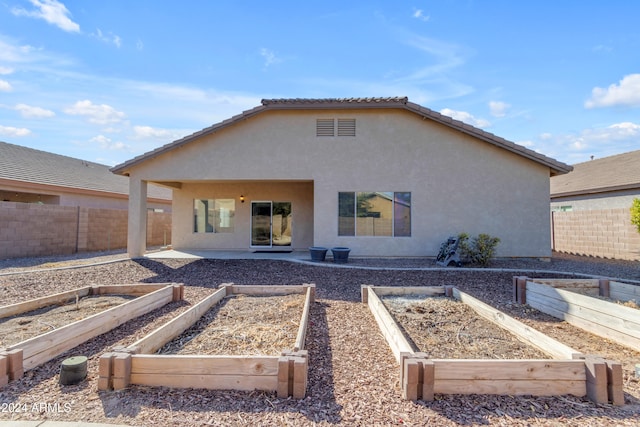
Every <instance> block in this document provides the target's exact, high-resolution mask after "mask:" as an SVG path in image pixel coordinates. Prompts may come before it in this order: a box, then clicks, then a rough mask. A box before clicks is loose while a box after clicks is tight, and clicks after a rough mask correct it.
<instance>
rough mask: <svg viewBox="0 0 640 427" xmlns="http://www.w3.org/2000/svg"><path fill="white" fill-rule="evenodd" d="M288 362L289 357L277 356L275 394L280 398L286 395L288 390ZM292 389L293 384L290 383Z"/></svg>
mask: <svg viewBox="0 0 640 427" xmlns="http://www.w3.org/2000/svg"><path fill="white" fill-rule="evenodd" d="M289 362H290V358H289V357H286V356H281V357H279V358H278V384H277V386H276V393H277V396H278V397H279V398H281V399H284V398H286V397H288V396H289V395H290V394H289V393H290V391H289V377H290V375H289ZM291 391H293V384H292V385H291Z"/></svg>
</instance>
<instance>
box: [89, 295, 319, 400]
mask: <svg viewBox="0 0 640 427" xmlns="http://www.w3.org/2000/svg"><path fill="white" fill-rule="evenodd" d="M291 294H303V296H304V304H303V306H302V310H301V314H300V321H299V323H298V328H297V333H296V337H295V342H294V343H293V347H292V348H289V349H286V350H285V349H283V350H281V353H280V354H278V355H246V354H244V355H237V354H235V353H234V354H210V353H211V351H209V350H208V349H202V350H201V351H202V353H204V354H202V353H201V354H158V353H157V352H158V351H159V350H160V349H163V350H162V351H170V350H167V349H170V348H171V347H172V345H173V344H172V342H175V340H176V338H178V341H180V339H179V337H180V336H181V335H182V334H183V333H184V332H185V331H187V330H188V329H189V328H191V327H192V326H193V325H194V324H196V323H197V322H198V321H199V320H200V319H201V318H202V317H203V316H205V315H206V314H207V312H209V311H210V310H212V309H214V308H215V307H216V306H217V305H219V304H221V302H222V301H223V299H224V298H225V297H233V296H238V295H252V296H274V295H291ZM314 300H315V285H313V284H305V285H301V286H292V285H287V286H251V285H233V284H225V285H222V286H221V287H220V289H218V290H217V291H215V292H214V293H212V294H211V295H209V296H208V297H206V298H204V299H203V300H202V301H200V302H199V303H198V304H196V305H195V306H193V307H192V308H190V309H189V310H187V311H185V312H184V313H182V314H181V315H180V316H178V317H176V318H175V319H173V320H171V321H170V322H168V323H166V324H165V325H163V326H162V327H160V328H158V329H156V330H155V331H153V332H151V333H150V334H148V335H147V336H145V337H144V338H142V339H141V340H139V341H137V342H135V343H134V344H132V345H130V346H128V347H124V348H117V349H114V350H113V351H112V352H109V353H106V354H104V355H102V356H101V357H100V368H99V370H100V378H99V380H98V388H99V389H100V390H112V389H115V390H119V389H124V388H126V387H128V386H129V385H134V384H135V385H143V386H165V387H173V388H205V389H214V390H245V391H251V390H265V391H272V392H276V393H277V395H278V397H287V396H293V397H294V398H296V399H302V398H304V396H305V393H306V388H307V371H308V355H307V351H306V350H304V344H305V339H306V331H307V325H308V321H309V310H310V307H311V304H312V303H313V302H314ZM287 321H289V320H287ZM191 338H192V337H188V338H187V339H186V340H190V339H191ZM194 339H195V338H194ZM200 348H201V347H200ZM190 353H191V352H190Z"/></svg>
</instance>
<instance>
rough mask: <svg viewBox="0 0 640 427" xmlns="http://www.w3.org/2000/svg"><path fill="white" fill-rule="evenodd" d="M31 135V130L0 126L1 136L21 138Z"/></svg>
mask: <svg viewBox="0 0 640 427" xmlns="http://www.w3.org/2000/svg"><path fill="white" fill-rule="evenodd" d="M30 134H31V131H30V130H29V129H25V128H15V127H12V126H2V125H0V135H4V136H13V137H20V136H27V135H30Z"/></svg>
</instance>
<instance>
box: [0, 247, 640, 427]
mask: <svg viewBox="0 0 640 427" xmlns="http://www.w3.org/2000/svg"><path fill="white" fill-rule="evenodd" d="M123 257H124V255H123V254H122V253H108V254H99V257H98V258H94V259H88V258H87V257H86V256H84V257H73V258H72V259H69V258H67V259H61V258H53V259H47V260H46V261H43V260H13V261H0V291H1V295H2V303H0V305H5V304H10V303H14V302H18V301H23V300H26V299H28V298H34V297H38V296H42V295H47V294H51V293H54V292H59V291H63V290H68V289H73V288H77V287H80V286H85V285H89V284H123V283H136V282H140V283H158V282H179V283H184V284H185V285H186V289H185V300H186V301H185V302H182V303H172V304H169V305H168V306H166V307H164V308H162V309H159V310H156V311H154V312H152V313H150V314H147V315H145V316H141V317H140V318H138V319H136V320H135V321H131V322H128V323H126V324H125V325H122V326H121V327H119V328H116V329H115V330H113V331H111V332H109V333H106V334H104V335H101V336H100V337H98V338H96V339H93V340H91V341H89V342H87V343H85V344H83V345H81V346H79V347H77V348H76V349H74V350H72V351H70V352H69V354H66V355H62V356H60V357H59V358H56V359H54V360H53V361H51V362H49V363H46V364H44V365H42V366H40V367H38V368H36V369H34V370H32V371H29V372H27V373H26V374H25V376H24V377H23V378H22V379H20V380H19V381H15V382H12V383H10V384H9V385H7V386H5V387H4V388H2V389H0V420H12V419H15V420H18V419H20V420H44V419H50V420H69V421H91V422H104V423H116V424H129V425H136V426H147V425H163V426H172V425H181V426H202V425H278V426H279V425H296V426H297V425H334V424H337V425H362V426H371V425H438V426H460V425H492V426H507V425H508V426H538V425H540V426H555V425H558V426H559V425H562V426H609V425H620V426H637V425H640V382H639V381H638V379H636V378H635V377H634V376H633V372H632V370H633V363H634V362H635V363H640V354H639V353H638V352H633V351H630V350H626V349H624V348H621V347H620V346H616V345H614V344H612V343H604V344H603V342H604V341H606V340H603V339H600V338H597V337H593V336H590V335H588V334H586V333H584V332H583V331H580V330H578V329H576V328H573V327H570V326H569V327H563V328H555V329H561V330H560V331H558V332H557V333H558V334H559V335H560V337H561V338H562V337H564V338H566V339H567V341H571V342H567V344H568V345H571V346H572V347H575V348H577V349H579V350H581V351H583V352H586V353H597V351H590V350H593V349H597V350H602V348H603V347H602V346H604V348H606V350H607V351H608V352H610V355H609V357H611V355H613V356H618V357H613V358H614V359H616V360H619V361H621V362H623V363H624V366H625V400H626V405H625V406H622V407H612V406H609V405H596V404H593V403H591V402H589V401H588V400H586V399H584V398H576V397H572V396H563V397H555V398H532V397H526V396H524V397H515V396H483V395H470V396H458V395H455V396H438V398H437V399H436V400H435V401H433V402H417V403H414V402H408V401H403V400H402V399H401V396H400V389H399V384H398V377H399V375H398V369H399V368H398V366H397V364H396V362H395V359H394V358H393V355H392V353H391V351H390V350H389V348H388V346H387V344H386V342H385V341H384V338H383V337H382V335H381V334H380V333H379V332H378V329H377V325H376V324H375V320H374V319H373V316H372V315H371V314H370V313H369V311H368V308H367V307H366V305H364V304H362V303H360V286H361V285H362V284H370V285H381V286H382V285H384V286H412V285H413V286H415V285H433V286H435V285H445V284H446V285H455V286H457V287H459V288H460V289H462V290H463V291H466V292H469V293H470V294H472V295H474V296H476V297H478V298H480V299H481V300H483V301H485V302H487V303H489V304H492V305H494V306H495V307H497V308H500V309H502V310H504V311H506V312H508V313H509V314H511V315H514V316H519V317H523V318H527V319H529V321H530V322H531V323H533V324H535V325H543V324H549V323H553V320H552V319H549V318H548V317H545V316H537V315H535V314H534V315H532V314H531V313H530V310H527V309H526V308H524V307H521V306H517V305H515V304H512V303H511V282H512V276H513V275H516V274H525V275H528V276H530V277H533V276H538V277H542V276H543V275H544V273H541V271H543V270H552V271H563V272H567V274H572V273H577V274H591V275H597V276H605V277H614V278H620V279H626V281H632V280H635V281H639V282H640V263H637V262H636V263H634V262H623V261H608V260H599V259H592V258H581V257H574V256H568V255H557V256H554V258H553V259H552V260H551V261H550V262H542V261H536V260H507V261H504V260H501V261H496V262H494V263H493V264H492V266H491V267H492V268H491V269H485V270H479V271H476V270H470V269H465V268H462V269H446V270H443V269H437V268H436V267H437V266H436V265H435V263H434V262H433V261H432V260H425V259H381V260H368V259H367V260H365V259H353V260H350V263H349V265H348V266H349V267H350V268H335V267H333V266H330V265H328V264H327V265H322V264H320V265H307V264H300V263H293V262H288V261H268V260H195V261H194V260H162V261H159V260H150V259H141V260H125V261H117V260H118V259H120V258H123ZM93 260H99V261H101V262H108V263H106V264H102V265H96V266H91V267H83V268H74V269H58V270H43V271H31V272H28V273H23V274H7V273H17V272H19V271H21V270H25V269H26V270H34V269H39V268H43V267H46V268H52V267H53V268H60V267H65V266H66V265H69V263H76V264H77V263H87V262H90V261H93ZM110 261H114V262H110ZM45 264H48V265H45ZM353 267H358V268H353ZM531 270H534V271H537V272H538V273H535V274H533V273H531V272H530V271H531ZM547 277H558V274H556V273H553V274H549V275H547ZM227 282H233V283H236V284H301V283H315V284H316V286H317V294H316V296H317V303H316V304H314V305H313V307H312V309H311V319H310V329H309V331H308V337H307V343H308V345H307V349H308V350H309V355H310V367H309V386H308V390H307V397H306V398H305V399H303V400H300V401H297V400H293V399H278V398H276V397H275V395H273V394H270V393H262V392H251V393H246V392H233V391H207V390H171V389H165V388H147V387H135V386H134V387H131V388H130V389H128V390H125V391H118V392H98V390H97V360H98V358H99V356H100V355H101V354H102V353H104V352H106V351H108V350H110V349H111V348H113V347H114V346H118V345H129V344H131V343H133V342H134V341H135V340H137V339H139V338H140V337H142V336H144V335H145V334H147V333H148V332H149V331H151V330H153V329H154V328H155V327H157V326H158V325H160V324H162V323H163V322H166V321H167V320H169V319H171V318H173V317H175V316H176V315H177V314H178V313H180V312H182V311H184V310H186V309H187V308H188V307H189V304H194V303H195V302H197V301H199V300H200V299H201V298H202V297H203V296H204V295H206V294H207V293H209V292H210V291H211V289H213V288H216V287H218V286H219V285H220V284H222V283H227ZM578 346H580V348H578ZM71 353H73V354H84V355H87V356H88V357H89V372H90V374H89V377H88V379H87V381H85V382H83V383H81V384H79V385H76V386H66V387H62V386H60V385H59V384H58V382H57V379H58V378H57V373H58V370H59V366H60V362H61V361H62V360H63V359H64V358H66V357H69V355H71ZM41 403H48V404H50V405H49V409H45V410H37V409H36V410H33V408H34V407H36V408H40V409H42V408H43V406H42V405H39V406H38V404H41ZM9 404H11V405H12V406H11V407H12V408H13V409H14V410H13V411H9V410H8V409H9ZM56 404H57V406H56ZM16 407H19V408H25V411H17V410H15V408H16ZM45 407H46V405H45ZM3 408H4V410H3ZM55 408H58V409H60V410H57V411H56V410H53V409H55Z"/></svg>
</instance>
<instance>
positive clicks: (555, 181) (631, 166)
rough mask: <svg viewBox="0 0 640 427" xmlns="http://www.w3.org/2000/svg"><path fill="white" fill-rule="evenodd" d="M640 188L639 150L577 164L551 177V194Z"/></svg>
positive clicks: (564, 194) (560, 194) (561, 194)
mask: <svg viewBox="0 0 640 427" xmlns="http://www.w3.org/2000/svg"><path fill="white" fill-rule="evenodd" d="M627 189H638V190H640V150H637V151H631V152H629V153H622V154H617V155H615V156H609V157H603V158H601V159H595V160H590V161H587V162H584V163H578V164H576V165H574V166H573V172H570V173H568V174H566V175H561V176H556V177H553V178H551V197H552V198H553V197H562V196H572V195H578V194H590V193H603V192H607V191H613V190H627Z"/></svg>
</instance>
